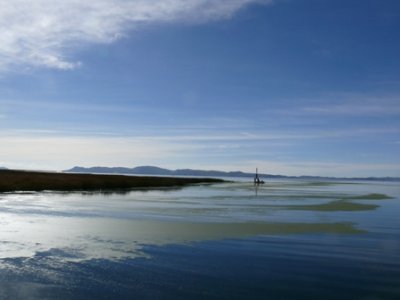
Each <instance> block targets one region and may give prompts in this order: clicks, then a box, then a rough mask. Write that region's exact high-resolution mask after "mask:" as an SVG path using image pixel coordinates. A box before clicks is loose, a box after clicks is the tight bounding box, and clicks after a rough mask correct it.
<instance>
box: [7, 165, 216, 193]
mask: <svg viewBox="0 0 400 300" xmlns="http://www.w3.org/2000/svg"><path fill="white" fill-rule="evenodd" d="M219 182H223V180H219V179H212V178H182V177H153V176H151V177H150V176H124V175H97V174H66V173H48V172H31V171H14V170H0V192H13V191H44V190H52V191H121V190H129V189H143V188H164V187H165V188H166V187H182V186H185V185H190V184H209V183H219Z"/></svg>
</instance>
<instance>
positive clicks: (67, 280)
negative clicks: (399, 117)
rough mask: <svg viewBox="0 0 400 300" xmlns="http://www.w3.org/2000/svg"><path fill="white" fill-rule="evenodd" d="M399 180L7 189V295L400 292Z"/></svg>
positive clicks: (3, 287) (3, 198)
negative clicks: (108, 190)
mask: <svg viewBox="0 0 400 300" xmlns="http://www.w3.org/2000/svg"><path fill="white" fill-rule="evenodd" d="M399 200H400V186H399V184H398V183H387V182H348V181H346V182H337V181H325V182H322V181H299V180H286V181H270V182H267V183H266V184H264V185H262V186H259V187H255V186H254V185H253V184H252V183H247V182H234V183H224V184H218V185H211V186H210V185H208V186H191V187H187V188H184V189H179V190H157V191H154V190H153V191H132V192H129V193H125V194H122V193H114V194H99V193H52V192H43V193H10V194H0V226H1V227H0V228H1V229H0V299H54V298H57V299H132V298H135V297H137V298H138V299H140V298H145V299H146V298H147V299H155V298H157V299H188V298H196V299H204V298H214V299H267V298H268V299H310V298H313V297H314V298H322V297H323V298H324V299H350V298H352V299H400V219H399V217H398V215H399V213H400V202H399Z"/></svg>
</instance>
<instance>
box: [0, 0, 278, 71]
mask: <svg viewBox="0 0 400 300" xmlns="http://www.w3.org/2000/svg"><path fill="white" fill-rule="evenodd" d="M271 2H272V0H154V1H148V0H92V1H81V0H69V1H65V0H35V1H32V0H13V1H9V0H0V70H1V71H3V72H4V71H6V70H10V69H11V68H15V67H18V69H21V68H32V67H46V68H56V69H65V70H67V69H73V68H76V67H77V66H79V65H80V64H81V62H79V61H73V60H72V59H71V57H72V56H71V53H73V52H74V51H75V50H76V48H81V47H82V46H85V45H88V44H93V43H95V44H96V43H112V42H114V41H115V40H117V39H119V38H120V37H122V36H124V35H126V34H127V32H128V31H131V30H138V29H139V28H140V27H141V26H144V25H146V24H152V23H160V22H175V21H183V22H197V23H202V22H207V21H210V20H218V19H226V18H229V17H231V16H232V15H233V14H234V13H235V12H237V11H238V10H239V9H241V8H243V7H244V6H247V5H249V4H252V3H260V4H268V3H271Z"/></svg>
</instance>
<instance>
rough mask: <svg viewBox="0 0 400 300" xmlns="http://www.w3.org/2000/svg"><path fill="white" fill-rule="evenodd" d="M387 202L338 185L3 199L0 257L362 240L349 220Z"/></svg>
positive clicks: (356, 222) (80, 256)
mask: <svg viewBox="0 0 400 300" xmlns="http://www.w3.org/2000/svg"><path fill="white" fill-rule="evenodd" d="M254 193H255V196H256V197H254ZM390 198H391V197H390V196H388V195H386V194H384V193H378V192H374V193H371V191H369V189H368V188H367V189H366V188H364V189H361V190H360V192H359V190H356V192H354V189H353V188H352V185H349V184H347V183H346V185H343V186H341V185H340V183H338V182H335V183H334V184H331V183H321V182H318V183H315V182H311V183H308V182H306V183H304V184H301V183H300V182H294V183H292V182H289V183H287V182H281V183H279V182H272V183H266V184H265V185H263V186H257V185H256V186H254V185H253V184H248V183H243V182H242V183H225V184H219V185H212V186H192V187H189V188H185V189H162V190H137V191H129V192H127V191H117V192H113V193H108V192H105V193H92V192H90V193H87V192H85V193H50V192H44V193H9V194H1V195H0V203H1V206H0V226H1V231H0V258H1V259H6V258H11V257H32V256H34V255H35V254H36V253H47V254H46V255H49V256H55V257H60V259H65V260H87V259H94V258H106V259H120V258H122V257H136V256H140V255H143V253H142V252H141V247H142V245H164V244H170V243H188V242H194V241H203V240H219V239H230V238H245V237H251V236H256V235H283V234H284V235H287V234H308V233H335V234H360V233H364V232H366V229H365V228H363V227H362V225H360V223H362V222H363V219H362V218H361V219H360V218H359V217H357V215H356V214H355V213H357V212H358V213H361V212H364V211H373V210H375V209H377V208H378V207H379V206H378V205H379V204H377V202H376V201H381V200H387V199H390ZM364 200H368V201H369V202H368V203H364V202H363V201H364ZM371 201H372V202H371ZM374 201H375V202H374ZM341 211H343V212H351V213H353V215H351V216H349V215H341V214H339V212H341ZM321 213H331V214H327V215H320V214H321ZM332 213H336V214H334V215H332Z"/></svg>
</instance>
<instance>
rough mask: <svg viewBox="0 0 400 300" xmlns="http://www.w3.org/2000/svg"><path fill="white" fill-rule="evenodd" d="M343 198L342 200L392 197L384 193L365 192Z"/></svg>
mask: <svg viewBox="0 0 400 300" xmlns="http://www.w3.org/2000/svg"><path fill="white" fill-rule="evenodd" d="M343 199H344V200H386V199H393V197H390V196H388V195H386V194H378V193H372V194H365V195H359V196H351V197H345V198H343Z"/></svg>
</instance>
